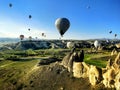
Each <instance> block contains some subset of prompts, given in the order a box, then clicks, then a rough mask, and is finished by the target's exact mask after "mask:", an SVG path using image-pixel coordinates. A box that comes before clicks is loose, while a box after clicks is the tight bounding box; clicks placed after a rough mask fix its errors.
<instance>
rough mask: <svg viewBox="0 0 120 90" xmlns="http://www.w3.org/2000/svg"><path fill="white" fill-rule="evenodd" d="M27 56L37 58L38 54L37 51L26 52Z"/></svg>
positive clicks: (29, 50)
mask: <svg viewBox="0 0 120 90" xmlns="http://www.w3.org/2000/svg"><path fill="white" fill-rule="evenodd" d="M25 54H26V55H27V56H35V55H37V53H36V52H35V51H33V50H32V49H28V50H26V52H25Z"/></svg>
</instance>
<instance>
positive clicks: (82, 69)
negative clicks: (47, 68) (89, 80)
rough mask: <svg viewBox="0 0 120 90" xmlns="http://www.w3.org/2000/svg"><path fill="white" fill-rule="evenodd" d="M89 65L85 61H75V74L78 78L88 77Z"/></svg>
mask: <svg viewBox="0 0 120 90" xmlns="http://www.w3.org/2000/svg"><path fill="white" fill-rule="evenodd" d="M88 75H89V66H88V65H87V64H86V63H84V62H73V76H74V77H76V78H80V77H83V78H85V77H88Z"/></svg>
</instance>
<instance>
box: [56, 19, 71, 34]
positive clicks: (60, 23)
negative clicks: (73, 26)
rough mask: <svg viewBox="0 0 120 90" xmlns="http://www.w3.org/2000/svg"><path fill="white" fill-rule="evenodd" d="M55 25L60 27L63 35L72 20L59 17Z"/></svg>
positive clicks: (59, 29)
mask: <svg viewBox="0 0 120 90" xmlns="http://www.w3.org/2000/svg"><path fill="white" fill-rule="evenodd" d="M55 26H56V28H57V29H58V31H59V33H60V35H61V36H63V35H64V33H65V32H66V31H67V30H68V28H69V27H70V22H69V20H68V19H67V18H58V19H57V20H56V21H55Z"/></svg>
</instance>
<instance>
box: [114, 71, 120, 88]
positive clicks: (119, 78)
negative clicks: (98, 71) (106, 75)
mask: <svg viewBox="0 0 120 90" xmlns="http://www.w3.org/2000/svg"><path fill="white" fill-rule="evenodd" d="M115 88H116V90H120V71H119V72H118V74H117V75H116V77H115Z"/></svg>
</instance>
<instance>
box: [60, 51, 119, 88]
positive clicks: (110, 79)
mask: <svg viewBox="0 0 120 90" xmlns="http://www.w3.org/2000/svg"><path fill="white" fill-rule="evenodd" d="M79 59H80V57H79V54H78V53H77V52H72V53H69V54H68V55H66V56H65V57H64V59H63V61H62V65H63V66H64V67H66V68H67V69H68V71H69V72H72V74H73V77H75V78H88V79H89V82H90V84H91V85H92V86H96V85H98V84H100V83H101V84H103V85H104V87H105V88H115V89H116V90H120V53H118V55H117V56H116V58H115V59H114V60H111V59H109V60H108V64H107V66H106V68H99V67H97V66H94V65H89V64H86V63H85V62H83V61H82V62H79Z"/></svg>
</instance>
